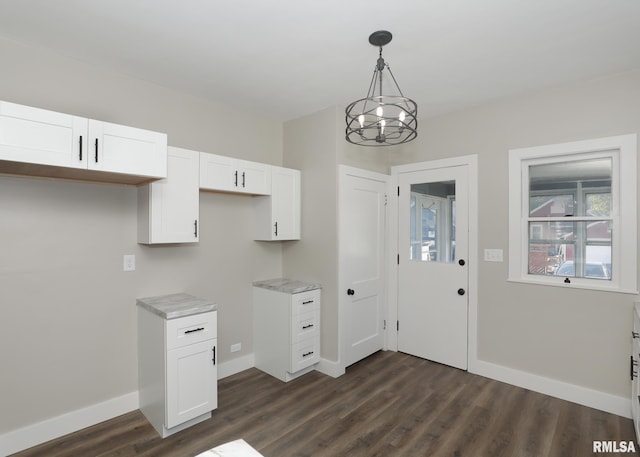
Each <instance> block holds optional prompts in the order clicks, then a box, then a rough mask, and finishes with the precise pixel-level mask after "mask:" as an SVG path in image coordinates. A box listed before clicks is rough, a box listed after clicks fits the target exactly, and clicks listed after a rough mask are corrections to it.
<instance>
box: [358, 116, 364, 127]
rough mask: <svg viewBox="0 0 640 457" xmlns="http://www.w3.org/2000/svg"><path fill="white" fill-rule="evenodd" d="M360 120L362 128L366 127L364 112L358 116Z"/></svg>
mask: <svg viewBox="0 0 640 457" xmlns="http://www.w3.org/2000/svg"><path fill="white" fill-rule="evenodd" d="M358 122H359V123H360V128H363V127H364V114H361V115H360V116H358Z"/></svg>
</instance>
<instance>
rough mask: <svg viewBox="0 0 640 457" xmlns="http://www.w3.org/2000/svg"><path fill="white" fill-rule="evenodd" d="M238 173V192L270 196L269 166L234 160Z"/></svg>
mask: <svg viewBox="0 0 640 457" xmlns="http://www.w3.org/2000/svg"><path fill="white" fill-rule="evenodd" d="M236 167H237V170H238V173H239V179H238V187H237V191H238V192H244V193H247V194H253V195H269V194H271V189H270V187H271V173H270V170H269V165H266V164H264V163H258V162H250V161H248V160H236Z"/></svg>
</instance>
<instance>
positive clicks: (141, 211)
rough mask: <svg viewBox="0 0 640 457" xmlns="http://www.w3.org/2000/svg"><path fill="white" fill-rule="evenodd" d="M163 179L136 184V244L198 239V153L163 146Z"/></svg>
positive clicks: (193, 241)
mask: <svg viewBox="0 0 640 457" xmlns="http://www.w3.org/2000/svg"><path fill="white" fill-rule="evenodd" d="M167 158H168V170H167V177H166V178H165V179H162V180H159V181H154V182H152V183H148V184H145V185H142V186H139V187H138V243H141V244H162V243H195V242H197V241H198V239H199V235H198V232H199V230H198V219H199V208H200V203H199V202H200V191H199V188H198V177H199V169H200V153H199V152H196V151H190V150H188V149H181V148H174V147H172V146H169V147H168V149H167Z"/></svg>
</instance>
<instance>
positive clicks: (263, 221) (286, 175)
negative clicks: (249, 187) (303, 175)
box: [253, 166, 300, 241]
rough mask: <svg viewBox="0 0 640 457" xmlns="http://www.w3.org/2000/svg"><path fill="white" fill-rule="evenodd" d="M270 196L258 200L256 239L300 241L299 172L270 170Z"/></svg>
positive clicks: (255, 213) (288, 169)
mask: <svg viewBox="0 0 640 457" xmlns="http://www.w3.org/2000/svg"><path fill="white" fill-rule="evenodd" d="M270 168H271V195H269V196H264V197H255V198H254V201H253V204H254V216H255V220H254V239H255V240H262V241H278V240H299V239H300V171H299V170H293V169H291V168H282V167H276V166H271V167H270Z"/></svg>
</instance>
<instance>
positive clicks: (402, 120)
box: [398, 111, 406, 125]
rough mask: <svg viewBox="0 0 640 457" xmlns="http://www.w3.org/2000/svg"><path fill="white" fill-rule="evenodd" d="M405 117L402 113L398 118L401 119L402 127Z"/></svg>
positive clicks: (402, 112) (401, 112)
mask: <svg viewBox="0 0 640 457" xmlns="http://www.w3.org/2000/svg"><path fill="white" fill-rule="evenodd" d="M405 116H406V114H405V113H404V111H400V116H398V118H399V119H400V125H402V124H403V123H404V118H405Z"/></svg>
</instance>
